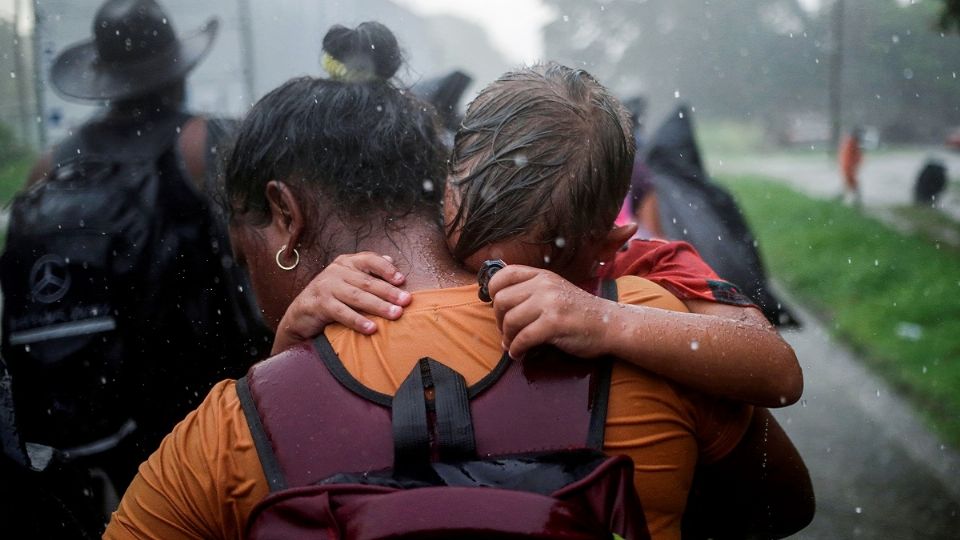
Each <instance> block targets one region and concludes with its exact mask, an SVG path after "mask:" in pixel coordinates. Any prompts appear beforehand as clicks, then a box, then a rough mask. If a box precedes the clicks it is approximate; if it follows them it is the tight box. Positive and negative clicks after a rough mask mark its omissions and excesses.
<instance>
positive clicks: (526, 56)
mask: <svg viewBox="0 0 960 540" xmlns="http://www.w3.org/2000/svg"><path fill="white" fill-rule="evenodd" d="M393 1H394V2H395V3H397V4H400V5H402V6H405V7H407V8H409V9H411V10H412V11H414V12H416V13H422V14H436V13H443V14H448V15H456V16H458V17H461V18H464V19H467V20H469V21H472V22H475V23H476V24H478V25H480V26H481V27H482V28H483V29H484V30H485V31H486V32H487V34H488V35H489V36H490V41H491V42H492V43H493V45H494V46H495V47H496V48H497V49H499V50H500V52H502V53H503V55H504V56H505V57H507V58H508V59H509V60H510V61H512V62H516V63H518V64H519V63H530V62H533V61H534V60H538V59H540V58H541V57H542V56H543V36H542V35H541V32H540V30H541V28H543V25H544V24H546V23H548V22H550V20H552V19H553V17H554V15H553V11H552V10H551V9H550V8H548V7H547V6H545V5H544V3H543V2H541V1H540V0H457V1H455V2H451V1H449V0H393Z"/></svg>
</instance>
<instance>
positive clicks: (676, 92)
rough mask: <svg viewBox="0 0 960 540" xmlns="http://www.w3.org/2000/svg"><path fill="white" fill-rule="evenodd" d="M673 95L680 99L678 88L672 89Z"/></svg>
mask: <svg viewBox="0 0 960 540" xmlns="http://www.w3.org/2000/svg"><path fill="white" fill-rule="evenodd" d="M673 97H674V98H676V99H680V90H674V91H673Z"/></svg>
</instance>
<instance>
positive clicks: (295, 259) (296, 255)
mask: <svg viewBox="0 0 960 540" xmlns="http://www.w3.org/2000/svg"><path fill="white" fill-rule="evenodd" d="M285 249H287V246H286V244H284V245H283V247H281V248H280V251H278V252H277V266H279V267H280V269H281V270H287V271H289V270H293V269H294V268H296V267H297V265H298V264H300V252H299V251H297V248H293V264H291V265H290V266H284V265H283V263H282V262H280V255H281V254H282V253H283V251H284V250H285Z"/></svg>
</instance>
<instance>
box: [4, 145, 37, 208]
mask: <svg viewBox="0 0 960 540" xmlns="http://www.w3.org/2000/svg"><path fill="white" fill-rule="evenodd" d="M32 165H33V157H32V156H23V157H20V158H17V159H15V160H13V161H8V162H6V163H4V164H2V165H0V207H3V206H6V205H7V203H9V202H10V200H11V199H13V196H14V195H15V194H16V193H17V191H19V190H20V188H21V187H23V184H24V182H26V180H27V174H28V173H29V172H30V167H31V166H32Z"/></svg>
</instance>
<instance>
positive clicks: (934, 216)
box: [892, 206, 960, 250]
mask: <svg viewBox="0 0 960 540" xmlns="http://www.w3.org/2000/svg"><path fill="white" fill-rule="evenodd" d="M892 212H893V214H894V215H895V216H896V217H897V218H898V220H902V221H903V222H905V223H908V224H909V225H910V228H911V229H912V230H913V231H915V233H916V234H917V235H919V236H921V237H923V238H926V239H927V240H929V241H931V242H934V243H936V242H937V241H938V240H940V239H941V238H946V239H947V240H946V241H945V242H943V244H944V245H942V246H941V248H943V249H951V248H952V249H954V250H958V249H960V246H958V239H960V223H958V222H957V221H955V220H954V219H953V218H951V217H950V216H948V215H946V214H944V213H943V212H941V211H940V210H937V209H935V208H928V207H923V206H898V207H894V208H893V209H892Z"/></svg>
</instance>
